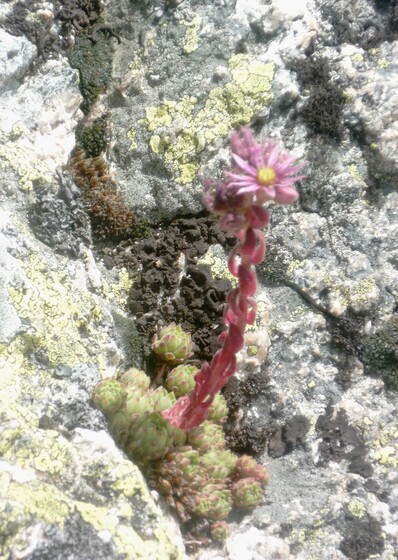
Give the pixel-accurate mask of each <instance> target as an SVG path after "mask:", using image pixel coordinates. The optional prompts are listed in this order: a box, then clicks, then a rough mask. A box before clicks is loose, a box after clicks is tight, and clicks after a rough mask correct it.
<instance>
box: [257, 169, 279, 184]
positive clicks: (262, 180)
mask: <svg viewBox="0 0 398 560" xmlns="http://www.w3.org/2000/svg"><path fill="white" fill-rule="evenodd" d="M275 179H276V173H275V171H274V169H272V167H260V168H259V169H258V171H257V181H258V182H259V184H260V185H262V186H263V187H266V186H269V185H272V184H273V183H274V181H275Z"/></svg>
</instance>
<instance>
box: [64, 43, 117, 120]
mask: <svg viewBox="0 0 398 560" xmlns="http://www.w3.org/2000/svg"><path fill="white" fill-rule="evenodd" d="M112 57H113V39H112V37H110V36H109V35H108V34H107V33H98V34H97V40H96V42H95V43H94V42H93V41H92V40H91V39H89V38H88V37H84V36H80V37H77V39H76V43H75V46H74V47H73V49H71V50H70V51H69V62H70V65H71V66H72V68H77V70H79V76H80V89H81V93H82V95H83V97H84V102H83V106H82V110H83V112H84V113H85V114H87V113H89V111H90V108H91V107H92V105H93V104H94V103H95V101H96V100H97V99H98V97H99V96H100V94H101V93H103V92H104V91H105V90H106V88H107V86H108V83H109V80H110V77H111V72H112Z"/></svg>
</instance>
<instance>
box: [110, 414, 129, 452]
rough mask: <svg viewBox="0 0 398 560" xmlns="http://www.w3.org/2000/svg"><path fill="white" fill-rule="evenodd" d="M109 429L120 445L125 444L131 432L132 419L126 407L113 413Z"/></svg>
mask: <svg viewBox="0 0 398 560" xmlns="http://www.w3.org/2000/svg"><path fill="white" fill-rule="evenodd" d="M108 422H109V430H110V431H111V433H112V435H113V437H114V438H115V440H116V441H117V442H118V443H119V445H124V444H125V443H126V441H127V438H128V435H129V433H130V427H131V421H130V417H129V415H128V413H127V411H126V409H125V408H122V409H121V410H118V411H117V412H115V413H114V414H112V415H111V416H110V417H109V419H108Z"/></svg>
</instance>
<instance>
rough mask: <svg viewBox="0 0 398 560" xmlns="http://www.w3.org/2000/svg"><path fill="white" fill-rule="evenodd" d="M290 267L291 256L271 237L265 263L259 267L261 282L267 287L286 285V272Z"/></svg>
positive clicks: (269, 237)
mask: <svg viewBox="0 0 398 560" xmlns="http://www.w3.org/2000/svg"><path fill="white" fill-rule="evenodd" d="M288 266H289V256H288V254H287V253H286V252H285V251H284V250H283V248H282V247H281V246H280V245H279V244H278V243H277V241H276V240H275V239H274V238H272V235H269V236H268V238H267V254H266V258H265V259H264V260H263V262H262V263H261V264H260V265H259V266H258V267H257V272H258V275H259V278H260V279H261V282H262V283H263V284H264V285H265V286H280V285H283V284H285V279H286V271H287V269H288Z"/></svg>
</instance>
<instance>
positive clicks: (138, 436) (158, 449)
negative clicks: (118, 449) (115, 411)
mask: <svg viewBox="0 0 398 560" xmlns="http://www.w3.org/2000/svg"><path fill="white" fill-rule="evenodd" d="M172 445H173V434H172V429H171V426H170V424H169V423H168V422H167V420H165V419H164V418H163V416H162V415H161V414H160V413H159V412H152V413H149V414H146V415H145V416H144V417H143V418H142V419H141V420H139V421H137V422H136V423H135V424H134V429H133V430H130V434H129V438H128V440H127V444H126V451H127V453H128V455H130V456H131V457H132V458H133V459H136V460H138V461H140V462H143V463H148V462H150V461H155V460H156V459H161V458H162V457H164V456H165V455H166V453H167V452H168V451H169V450H170V448H171V447H172Z"/></svg>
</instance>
